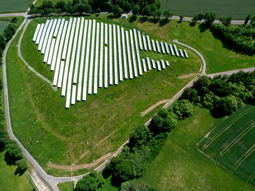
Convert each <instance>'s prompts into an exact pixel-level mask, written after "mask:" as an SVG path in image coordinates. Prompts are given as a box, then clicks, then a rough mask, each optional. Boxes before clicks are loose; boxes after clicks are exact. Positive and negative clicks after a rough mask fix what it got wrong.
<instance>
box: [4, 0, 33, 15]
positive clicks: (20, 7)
mask: <svg viewBox="0 0 255 191" xmlns="http://www.w3.org/2000/svg"><path fill="white" fill-rule="evenodd" d="M30 3H33V0H11V1H6V0H0V5H1V6H0V13H16V12H26V11H27V9H28V6H29V4H30Z"/></svg>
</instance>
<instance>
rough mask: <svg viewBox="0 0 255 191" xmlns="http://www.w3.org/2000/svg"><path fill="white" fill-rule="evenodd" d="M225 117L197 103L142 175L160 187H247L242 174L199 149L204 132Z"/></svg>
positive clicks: (195, 188) (182, 188)
mask: <svg viewBox="0 0 255 191" xmlns="http://www.w3.org/2000/svg"><path fill="white" fill-rule="evenodd" d="M222 120H223V119H215V118H213V117H212V116H211V115H210V113H209V112H208V111H207V110H205V109H201V108H198V107H196V109H195V112H194V115H193V116H192V117H189V118H188V119H186V120H184V121H181V122H179V123H178V125H177V127H176V128H175V129H174V130H173V131H172V132H171V133H170V135H169V137H168V140H167V142H166V145H165V146H164V148H163V150H162V151H161V153H160V154H159V155H158V157H157V158H156V159H155V160H154V161H153V162H152V164H151V165H150V166H149V168H148V170H147V171H146V173H145V175H144V176H143V177H142V179H143V180H144V181H145V182H146V183H147V184H149V185H151V186H154V187H156V188H158V189H159V190H166V191H167V190H222V191H223V190H226V191H228V190H239V191H241V190H247V189H248V188H250V187H249V186H248V185H246V183H245V182H244V181H243V180H242V179H240V178H239V177H238V176H236V175H234V174H233V173H230V172H229V171H226V170H225V169H223V168H221V167H220V166H218V165H217V164H216V163H215V162H214V161H213V160H211V159H210V158H208V157H206V156H204V155H203V154H201V153H200V152H199V151H198V150H197V149H196V144H197V142H199V140H200V139H201V138H203V136H204V135H205V134H206V133H207V132H208V131H210V130H211V129H212V128H213V127H214V126H215V125H217V124H219V123H220V122H221V121H222Z"/></svg>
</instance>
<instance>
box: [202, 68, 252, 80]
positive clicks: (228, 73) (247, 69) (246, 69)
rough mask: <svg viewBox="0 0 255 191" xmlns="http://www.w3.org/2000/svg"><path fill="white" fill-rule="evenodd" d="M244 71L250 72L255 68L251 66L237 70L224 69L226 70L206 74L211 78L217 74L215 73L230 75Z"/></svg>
mask: <svg viewBox="0 0 255 191" xmlns="http://www.w3.org/2000/svg"><path fill="white" fill-rule="evenodd" d="M241 70H242V71H244V72H252V71H254V70H255V67H253V68H244V69H238V70H230V71H226V72H219V73H214V74H207V76H209V77H211V78H213V77H214V76H217V75H225V74H226V75H231V74H233V73H237V72H239V71H241Z"/></svg>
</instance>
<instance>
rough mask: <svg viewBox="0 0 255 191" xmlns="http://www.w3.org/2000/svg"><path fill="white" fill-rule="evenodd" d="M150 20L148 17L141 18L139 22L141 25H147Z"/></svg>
mask: <svg viewBox="0 0 255 191" xmlns="http://www.w3.org/2000/svg"><path fill="white" fill-rule="evenodd" d="M148 20H149V19H148V17H141V18H140V19H139V20H138V22H139V23H145V22H147V21H148Z"/></svg>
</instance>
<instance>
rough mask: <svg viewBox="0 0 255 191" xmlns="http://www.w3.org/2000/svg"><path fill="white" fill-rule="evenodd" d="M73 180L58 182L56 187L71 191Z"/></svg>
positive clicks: (63, 190)
mask: <svg viewBox="0 0 255 191" xmlns="http://www.w3.org/2000/svg"><path fill="white" fill-rule="evenodd" d="M73 186H74V185H73V182H64V183H59V184H58V189H59V190H60V191H73Z"/></svg>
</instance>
